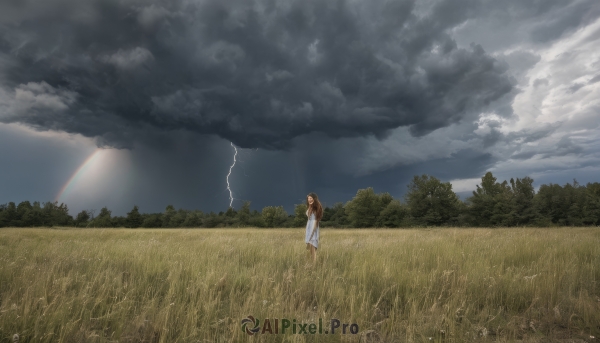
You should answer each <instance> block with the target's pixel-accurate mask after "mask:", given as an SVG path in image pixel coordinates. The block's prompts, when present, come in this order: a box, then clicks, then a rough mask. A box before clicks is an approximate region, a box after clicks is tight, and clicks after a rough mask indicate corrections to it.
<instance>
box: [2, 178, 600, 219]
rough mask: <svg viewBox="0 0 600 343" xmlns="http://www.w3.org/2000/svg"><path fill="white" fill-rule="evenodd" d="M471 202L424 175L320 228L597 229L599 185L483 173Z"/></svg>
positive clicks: (364, 200)
mask: <svg viewBox="0 0 600 343" xmlns="http://www.w3.org/2000/svg"><path fill="white" fill-rule="evenodd" d="M476 187H477V189H476V190H474V191H473V194H472V196H470V197H469V198H467V199H466V200H465V201H461V200H460V199H459V197H458V196H457V195H456V193H455V192H454V191H453V190H452V185H451V184H450V183H449V182H441V181H440V180H438V179H437V178H435V177H433V176H429V175H420V176H414V178H413V179H412V180H411V181H410V183H409V184H408V190H407V193H406V195H405V196H404V199H403V200H404V201H400V199H394V198H393V197H392V196H391V195H390V194H389V193H379V194H376V193H375V192H374V190H373V188H366V189H360V190H358V192H357V193H356V196H354V198H352V199H351V200H349V201H347V202H346V203H341V202H338V203H335V204H334V205H333V206H331V207H328V206H327V207H325V208H324V212H323V219H322V221H321V227H337V228H368V227H390V228H392V227H420V226H421V227H422V226H464V227H469V226H471V227H500V226H501V227H515V226H543V227H547V226H590V225H594V226H596V225H600V183H598V182H594V183H588V184H587V185H580V184H579V183H578V182H577V181H576V180H573V183H572V184H571V183H567V184H565V185H564V186H561V185H558V184H548V185H546V184H544V185H541V186H540V188H539V190H538V192H537V193H536V192H535V189H534V187H533V179H531V178H530V177H524V178H522V179H519V178H517V179H516V180H515V179H510V181H503V182H501V183H500V182H498V181H497V179H496V177H494V176H493V175H492V173H491V172H488V173H486V174H485V175H484V176H483V177H482V178H481V183H480V184H479V185H477V186H476ZM305 212H306V204H297V205H295V208H294V213H292V214H288V213H287V212H286V211H285V210H284V208H283V206H267V207H264V208H263V209H262V211H260V212H259V211H257V210H251V209H250V202H245V203H244V204H243V205H242V207H241V208H240V209H239V210H235V209H233V208H231V207H230V208H228V209H227V211H225V212H223V211H221V212H219V213H215V212H209V213H204V212H202V211H200V210H185V209H179V210H176V209H175V208H174V207H173V206H172V205H168V206H167V207H166V209H165V211H164V212H161V213H140V211H139V208H138V207H137V206H134V207H133V209H132V210H131V211H130V212H128V213H127V215H126V216H112V214H111V211H110V210H109V209H108V208H107V207H104V208H102V209H101V210H100V213H98V215H97V216H96V215H95V211H93V210H92V211H90V210H87V211H81V212H80V213H79V214H77V216H75V217H72V216H71V215H69V209H68V207H67V205H66V204H60V205H59V204H58V203H57V202H46V203H43V204H41V203H40V202H34V203H33V204H32V203H30V202H29V201H23V202H21V203H19V204H18V205H15V203H14V202H10V203H8V204H4V205H0V227H37V226H48V227H52V226H76V227H98V228H101V227H127V228H138V227H144V228H175V227H205V228H214V227H303V226H305V225H306V214H305Z"/></svg>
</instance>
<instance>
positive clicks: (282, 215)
mask: <svg viewBox="0 0 600 343" xmlns="http://www.w3.org/2000/svg"><path fill="white" fill-rule="evenodd" d="M287 217H288V214H287V212H286V211H285V209H284V208H283V206H277V207H275V206H267V207H265V208H263V210H262V219H263V221H264V223H265V226H266V227H281V226H282V225H283V224H284V223H285V222H286V221H287Z"/></svg>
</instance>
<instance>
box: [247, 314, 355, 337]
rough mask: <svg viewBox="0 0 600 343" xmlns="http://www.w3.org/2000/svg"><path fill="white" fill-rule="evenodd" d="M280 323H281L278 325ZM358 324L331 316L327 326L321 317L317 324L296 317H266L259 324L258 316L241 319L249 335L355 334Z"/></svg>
mask: <svg viewBox="0 0 600 343" xmlns="http://www.w3.org/2000/svg"><path fill="white" fill-rule="evenodd" d="M280 324H281V325H280ZM358 330H359V329H358V324H356V323H353V324H348V323H342V322H341V321H340V320H339V319H336V318H332V319H331V320H330V321H329V325H328V326H323V319H322V318H319V324H318V325H317V324H316V323H310V324H309V323H300V322H297V321H296V319H292V320H289V319H285V318H283V319H281V320H279V318H275V319H269V318H266V319H265V320H264V322H263V324H262V326H261V325H260V320H259V319H258V318H254V317H253V316H248V317H246V318H244V319H242V332H245V333H247V334H248V335H250V336H253V335H257V334H283V335H285V334H286V333H289V334H293V335H296V334H306V335H314V334H325V335H335V334H336V333H340V334H342V335H345V334H352V335H356V334H357V333H358Z"/></svg>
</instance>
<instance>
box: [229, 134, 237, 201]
mask: <svg viewBox="0 0 600 343" xmlns="http://www.w3.org/2000/svg"><path fill="white" fill-rule="evenodd" d="M229 143H231V146H232V147H233V149H234V150H235V154H234V155H233V164H232V165H231V167H229V174H227V190H229V207H231V204H233V193H231V187H229V175H231V170H232V169H233V166H235V157H236V156H237V148H236V147H235V145H233V143H232V142H229Z"/></svg>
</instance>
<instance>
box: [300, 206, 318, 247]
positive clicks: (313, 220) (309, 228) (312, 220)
mask: <svg viewBox="0 0 600 343" xmlns="http://www.w3.org/2000/svg"><path fill="white" fill-rule="evenodd" d="M306 216H307V217H308V210H306ZM316 223H317V218H316V217H315V214H314V213H311V214H310V217H309V218H308V222H307V223H306V234H305V237H304V243H310V244H312V245H313V246H314V247H315V249H316V248H318V247H319V226H317V228H316V229H315V233H314V234H313V233H312V231H313V228H314V227H315V224H316ZM311 234H312V239H310V235H311Z"/></svg>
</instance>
